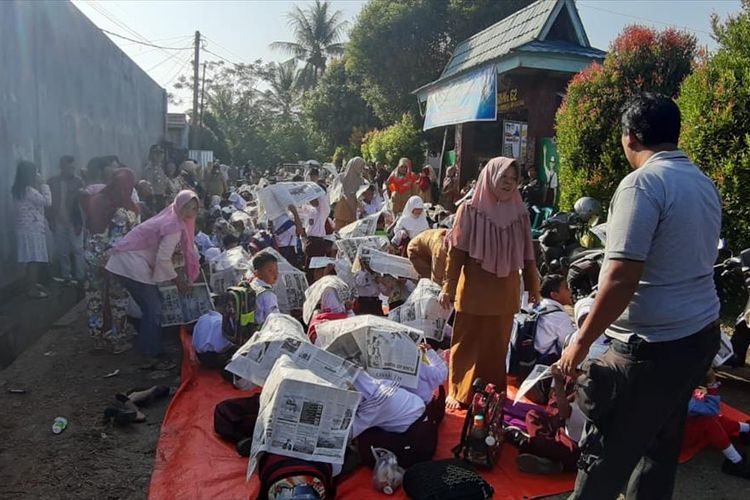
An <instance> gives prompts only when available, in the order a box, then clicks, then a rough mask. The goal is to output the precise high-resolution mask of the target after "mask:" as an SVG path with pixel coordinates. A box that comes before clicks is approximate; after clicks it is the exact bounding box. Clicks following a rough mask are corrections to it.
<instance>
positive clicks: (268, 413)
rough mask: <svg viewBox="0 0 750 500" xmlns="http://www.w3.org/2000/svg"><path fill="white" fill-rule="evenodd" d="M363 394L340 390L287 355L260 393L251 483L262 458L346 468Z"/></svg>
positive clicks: (251, 464) (250, 466)
mask: <svg viewBox="0 0 750 500" xmlns="http://www.w3.org/2000/svg"><path fill="white" fill-rule="evenodd" d="M360 400H361V396H360V394H359V392H356V391H352V390H347V389H341V388H339V387H336V386H334V385H333V384H331V383H330V382H328V381H326V380H324V379H322V378H320V377H318V376H317V375H315V374H314V373H312V372H311V371H309V370H305V369H304V368H300V367H298V366H296V365H295V363H294V361H292V360H291V359H290V358H289V357H287V356H285V355H282V356H281V357H280V358H279V359H278V360H277V361H276V363H275V364H274V366H273V368H272V369H271V372H270V373H269V375H268V380H267V383H266V385H265V387H264V388H263V392H261V394H260V412H259V414H258V419H257V420H256V421H255V429H254V430H253V443H252V446H251V448H250V460H249V462H248V467H247V478H248V479H250V477H252V475H253V472H255V469H256V468H257V466H258V458H259V454H260V453H263V452H268V453H276V454H279V455H284V456H287V457H293V458H299V459H302V460H311V461H315V462H324V463H330V464H343V463H344V453H345V452H346V447H347V444H348V442H349V434H350V432H351V427H352V421H353V420H354V415H355V414H356V412H357V408H358V407H359V402H360Z"/></svg>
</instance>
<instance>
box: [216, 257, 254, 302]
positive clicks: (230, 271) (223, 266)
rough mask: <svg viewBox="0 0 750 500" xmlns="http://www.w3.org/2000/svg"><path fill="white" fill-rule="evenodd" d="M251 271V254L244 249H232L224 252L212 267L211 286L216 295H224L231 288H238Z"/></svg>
mask: <svg viewBox="0 0 750 500" xmlns="http://www.w3.org/2000/svg"><path fill="white" fill-rule="evenodd" d="M249 269H250V254H248V253H247V252H246V251H245V250H244V249H243V248H242V247H235V248H231V249H229V250H227V251H225V252H222V254H221V256H220V257H219V258H218V259H217V260H216V262H214V263H213V264H212V265H211V277H210V278H209V284H210V285H211V290H212V291H213V292H214V293H224V292H226V291H227V288H229V287H230V286H237V284H238V283H239V282H240V281H242V277H243V276H244V275H245V273H247V271H248V270H249Z"/></svg>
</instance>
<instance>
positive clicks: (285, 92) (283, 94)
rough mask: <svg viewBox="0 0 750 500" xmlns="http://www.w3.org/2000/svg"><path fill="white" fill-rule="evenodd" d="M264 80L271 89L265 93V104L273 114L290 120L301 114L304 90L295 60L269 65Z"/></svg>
mask: <svg viewBox="0 0 750 500" xmlns="http://www.w3.org/2000/svg"><path fill="white" fill-rule="evenodd" d="M263 79H264V80H265V81H266V82H267V83H268V87H269V88H268V90H266V91H265V92H264V93H263V102H264V104H265V105H266V106H267V107H268V108H269V109H270V110H271V111H272V112H273V113H275V114H277V115H279V116H281V117H282V118H284V119H289V118H291V117H292V116H293V115H295V114H297V113H298V112H299V107H300V104H301V98H302V88H301V85H300V80H299V70H298V69H297V61H296V60H295V59H289V60H288V61H285V62H282V63H270V64H268V65H267V66H266V67H265V68H264V71H263Z"/></svg>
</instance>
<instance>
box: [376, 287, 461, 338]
mask: <svg viewBox="0 0 750 500" xmlns="http://www.w3.org/2000/svg"><path fill="white" fill-rule="evenodd" d="M440 292H441V289H440V285H438V284H437V283H435V282H434V281H432V280H429V279H427V278H422V279H421V280H419V283H417V287H416V288H415V289H414V291H413V292H412V293H411V295H409V297H408V298H407V299H406V301H405V302H404V303H403V304H402V305H400V306H398V307H397V308H395V309H393V310H392V311H391V312H390V314H388V319H390V320H391V321H395V322H396V323H401V324H402V325H407V326H411V327H413V328H416V329H417V330H422V331H423V332H424V336H425V337H427V338H429V339H433V340H436V341H438V342H442V340H443V338H444V337H445V326H446V324H447V322H448V318H449V317H450V315H451V313H452V312H453V308H452V307H451V308H450V309H445V308H444V307H443V306H441V305H440V303H439V302H438V297H439V296H440Z"/></svg>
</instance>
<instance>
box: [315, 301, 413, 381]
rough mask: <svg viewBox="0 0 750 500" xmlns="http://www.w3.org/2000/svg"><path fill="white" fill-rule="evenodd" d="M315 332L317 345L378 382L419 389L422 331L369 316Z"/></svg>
mask: <svg viewBox="0 0 750 500" xmlns="http://www.w3.org/2000/svg"><path fill="white" fill-rule="evenodd" d="M315 330H316V332H317V333H318V338H317V340H316V341H315V343H316V344H317V345H318V346H320V347H322V348H323V349H325V350H327V351H329V352H332V353H334V354H336V355H337V356H340V357H342V358H344V359H346V360H347V361H351V362H352V363H354V364H356V365H357V366H361V367H363V368H364V369H365V371H366V372H367V373H369V374H370V375H372V376H373V377H375V378H380V379H385V380H393V381H395V382H398V383H399V384H400V385H401V386H403V387H408V388H410V389H416V388H417V384H418V383H419V364H420V363H419V360H420V356H421V351H420V350H419V348H418V347H417V346H418V344H420V343H421V342H424V334H423V333H422V332H421V331H419V330H416V329H414V328H410V327H408V326H404V325H400V324H398V323H395V322H393V321H389V320H387V319H385V318H380V317H377V316H370V315H363V316H354V317H352V318H347V319H340V320H334V321H327V322H325V323H322V324H320V325H318V326H317V327H316V328H315Z"/></svg>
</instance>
